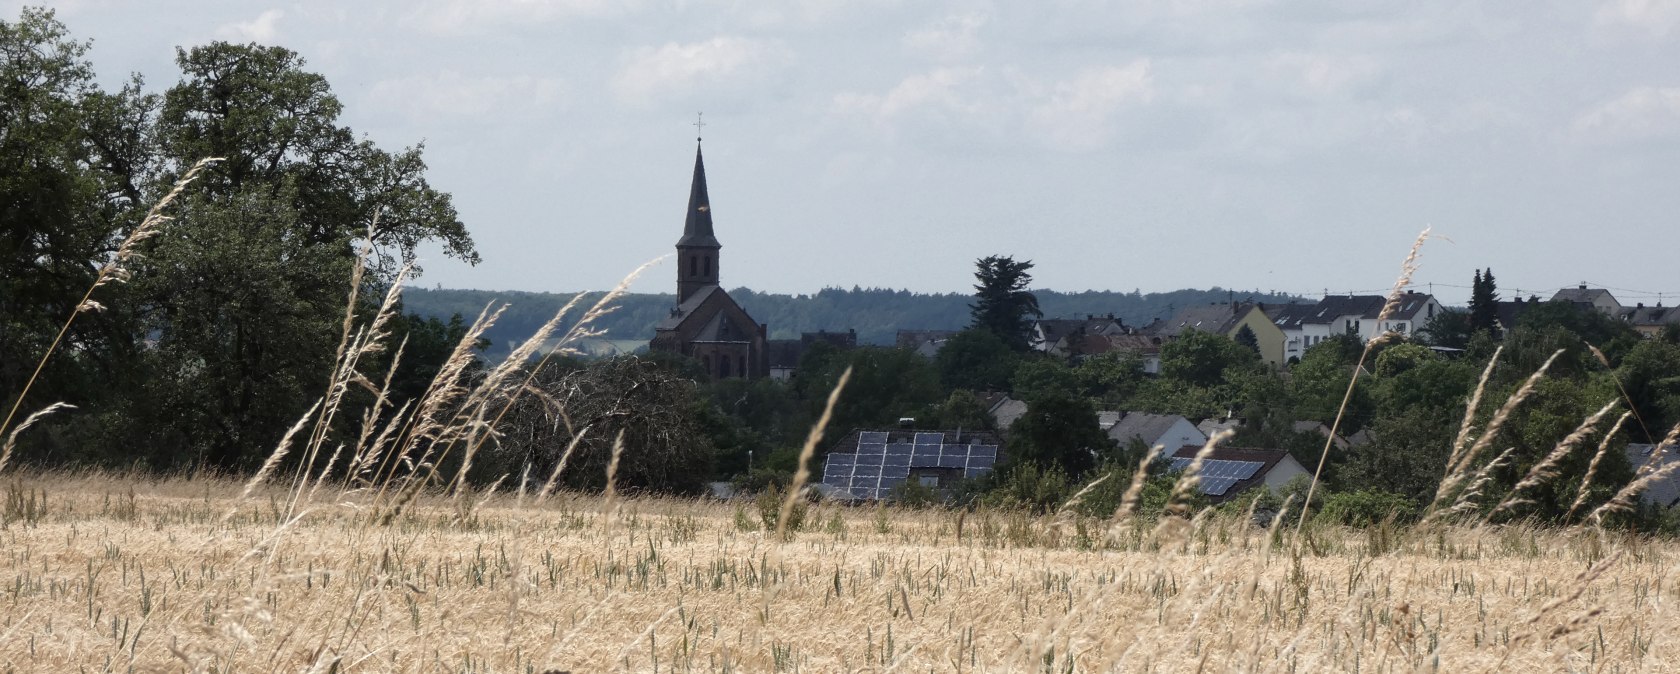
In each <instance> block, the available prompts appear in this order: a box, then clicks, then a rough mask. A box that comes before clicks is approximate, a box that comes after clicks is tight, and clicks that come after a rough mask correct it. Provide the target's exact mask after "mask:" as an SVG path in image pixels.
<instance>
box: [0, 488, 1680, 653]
mask: <svg viewBox="0 0 1680 674" xmlns="http://www.w3.org/2000/svg"><path fill="white" fill-rule="evenodd" d="M241 489H242V485H240V484H238V483H235V482H231V481H220V480H208V479H201V480H164V481H150V480H144V479H118V478H113V477H104V476H69V475H24V476H12V477H9V478H8V479H7V487H6V508H5V516H6V521H5V527H4V528H3V529H0V671H17V672H45V671H158V672H172V671H200V672H208V671H215V672H229V671H262V672H270V671H274V672H304V671H315V672H328V671H340V672H351V671H356V672H387V671H398V672H469V671H470V672H543V671H547V670H551V669H558V670H571V671H576V672H595V671H607V670H615V669H621V670H627V671H656V670H657V671H700V672H724V671H738V672H759V671H804V672H831V671H874V672H886V671H904V672H926V671H937V672H958V671H962V672H967V671H975V672H986V671H990V672H1014V671H1046V670H1049V671H1057V672H1062V671H1078V672H1085V671H1208V672H1217V671H1255V672H1260V671H1265V672H1273V671H1298V672H1311V671H1355V670H1358V671H1413V670H1417V669H1426V670H1432V671H1454V672H1457V671H1488V670H1495V669H1500V670H1504V669H1513V668H1524V669H1527V670H1529V671H1604V672H1614V671H1622V672H1630V671H1667V670H1672V669H1676V668H1680V666H1676V665H1673V664H1670V663H1671V662H1673V661H1674V658H1673V657H1672V653H1671V652H1668V649H1667V648H1666V645H1667V644H1669V643H1671V642H1670V641H1669V639H1670V638H1672V637H1674V636H1676V631H1677V630H1680V627H1676V625H1677V624H1680V620H1677V619H1680V610H1677V609H1676V608H1675V606H1676V605H1677V600H1680V596H1676V594H1677V592H1680V582H1676V581H1680V578H1676V575H1677V573H1680V569H1677V567H1676V561H1677V558H1680V555H1677V553H1680V549H1677V548H1676V546H1675V545H1674V544H1673V543H1672V542H1668V541H1653V540H1646V539H1638V538H1632V537H1622V536H1618V535H1609V534H1604V533H1602V532H1599V531H1598V530H1595V529H1569V530H1561V529H1558V530H1537V529H1532V528H1527V527H1516V526H1512V527H1476V528H1470V527H1459V526H1431V527H1428V528H1420V529H1415V530H1406V531H1390V530H1388V529H1382V528H1379V529H1373V530H1371V531H1366V532H1358V531H1352V530H1342V529H1324V528H1320V527H1315V526H1309V527H1307V529H1306V531H1305V532H1304V534H1303V536H1304V537H1303V538H1302V539H1301V544H1300V545H1290V544H1289V543H1288V541H1287V540H1285V541H1284V542H1281V543H1279V544H1278V545H1271V544H1270V538H1269V536H1268V532H1267V531H1265V530H1261V529H1256V528H1254V527H1251V526H1247V525H1244V524H1241V523H1239V522H1237V521H1235V520H1234V519H1227V518H1222V517H1214V516H1210V515H1208V514H1204V515H1202V516H1200V517H1199V518H1198V520H1197V521H1196V522H1195V523H1194V526H1192V527H1189V528H1188V531H1187V533H1185V534H1184V535H1183V537H1182V538H1180V539H1178V540H1177V541H1176V542H1173V543H1170V544H1167V545H1165V546H1163V547H1161V548H1159V549H1157V548H1156V546H1155V545H1154V544H1140V540H1142V536H1143V535H1142V534H1136V535H1133V536H1131V538H1129V539H1123V540H1121V541H1119V542H1118V544H1117V545H1113V546H1103V545H1102V544H1101V543H1100V541H1102V540H1103V539H1104V533H1105V531H1106V529H1105V527H1104V524H1105V523H1102V522H1097V521H1079V520H1075V521H1073V522H1071V523H1070V522H1069V521H1068V518H1067V517H1066V516H1065V514H1064V515H1063V516H1061V517H1050V518H1042V519H1039V518H1030V517H1027V516H1024V515H1020V514H1012V513H988V512H979V513H968V514H966V515H958V514H957V513H952V512H945V511H897V510H893V509H890V508H889V509H886V510H882V511H876V510H868V509H841V508H837V507H833V506H826V505H823V506H816V507H815V508H814V509H813V511H812V512H811V514H810V515H809V516H808V517H807V519H806V522H807V525H806V528H805V530H803V531H800V532H797V533H796V534H794V535H792V536H790V540H789V541H788V542H785V543H781V542H777V539H776V536H775V533H774V532H765V531H761V530H759V529H758V527H757V526H754V525H756V523H757V521H758V519H759V518H758V516H757V513H756V512H753V513H751V514H750V515H749V514H747V513H744V512H741V511H739V510H738V508H740V506H737V505H735V504H725V503H715V502H696V501H686V500H677V499H647V498H629V499H620V500H619V502H618V503H616V504H615V505H613V506H612V507H608V506H607V505H606V504H605V503H604V501H603V500H602V499H601V498H600V497H585V496H577V495H567V494H562V495H559V496H557V497H555V498H551V499H549V500H548V501H547V502H546V503H545V504H544V505H542V506H541V507H533V506H531V505H530V504H529V500H528V499H527V503H525V504H523V505H521V504H519V503H518V498H519V497H517V496H514V495H511V494H510V495H505V496H504V495H497V496H494V497H492V498H490V499H489V500H488V502H486V503H485V504H484V505H482V506H481V507H479V508H477V509H476V510H475V511H473V514H472V515H471V517H470V518H468V519H466V520H461V519H460V518H459V517H458V513H459V510H458V508H457V507H456V506H455V505H454V503H455V501H454V499H453V498H450V497H446V496H423V497H421V498H419V499H417V500H416V501H415V503H414V505H413V506H412V507H411V508H409V509H408V510H407V511H405V512H404V513H403V514H402V515H401V516H399V517H397V518H396V519H395V520H393V522H392V523H391V524H390V525H389V526H384V527H380V526H370V525H369V524H368V520H367V517H366V516H365V514H364V513H363V510H364V509H365V508H366V507H367V506H366V504H365V503H361V502H344V503H324V502H314V503H305V504H303V505H302V506H301V507H300V508H299V509H298V512H299V513H301V514H300V515H298V516H296V517H295V518H292V519H287V516H286V514H285V513H286V509H287V499H288V496H289V495H290V492H287V491H284V490H280V489H274V490H267V489H265V488H259V489H258V490H257V493H256V494H255V496H254V497H253V498H251V499H250V500H240V499H238V495H239V493H240V491H241ZM747 507H749V508H750V507H751V506H750V505H749V506H747ZM230 509H232V510H233V511H234V514H233V515H232V516H231V517H228V518H226V519H225V520H224V515H225V514H226V513H227V512H228V511H229V510H230ZM1292 524H1293V523H1292ZM1291 528H1292V527H1285V528H1283V530H1282V531H1283V532H1284V533H1287V532H1288V531H1289V529H1291ZM1275 532H1276V530H1275V529H1274V534H1275ZM1296 551H1298V552H1296Z"/></svg>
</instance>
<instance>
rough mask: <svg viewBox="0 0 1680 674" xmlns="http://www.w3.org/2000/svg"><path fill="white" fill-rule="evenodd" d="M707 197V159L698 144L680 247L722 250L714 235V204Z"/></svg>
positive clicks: (678, 241) (695, 150) (695, 149)
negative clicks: (706, 247) (707, 247)
mask: <svg viewBox="0 0 1680 674" xmlns="http://www.w3.org/2000/svg"><path fill="white" fill-rule="evenodd" d="M711 201H712V200H711V198H710V197H708V196H707V195H706V159H705V157H703V156H702V155H701V152H700V146H699V144H698V143H696V144H695V147H694V184H693V185H692V186H691V187H689V188H688V221H687V222H685V223H683V235H682V238H681V239H678V240H677V245H678V246H711V247H713V248H721V247H722V245H721V244H719V243H718V240H717V237H715V236H713V235H712V204H711Z"/></svg>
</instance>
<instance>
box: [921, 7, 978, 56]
mask: <svg viewBox="0 0 1680 674" xmlns="http://www.w3.org/2000/svg"><path fill="white" fill-rule="evenodd" d="M987 18H988V17H987V16H986V15H984V14H961V15H956V16H948V17H945V18H944V19H940V20H939V21H937V22H935V23H934V24H933V25H931V26H928V27H926V28H922V29H919V30H914V31H911V32H909V33H907V34H905V36H904V40H903V42H904V46H906V47H909V48H910V49H913V50H915V51H918V52H922V53H924V54H926V55H928V56H929V57H931V58H933V59H935V60H939V61H958V60H962V59H965V58H968V57H969V56H972V55H974V54H975V53H976V52H978V51H980V38H979V36H978V35H977V33H979V31H980V27H981V26H984V25H986V21H987Z"/></svg>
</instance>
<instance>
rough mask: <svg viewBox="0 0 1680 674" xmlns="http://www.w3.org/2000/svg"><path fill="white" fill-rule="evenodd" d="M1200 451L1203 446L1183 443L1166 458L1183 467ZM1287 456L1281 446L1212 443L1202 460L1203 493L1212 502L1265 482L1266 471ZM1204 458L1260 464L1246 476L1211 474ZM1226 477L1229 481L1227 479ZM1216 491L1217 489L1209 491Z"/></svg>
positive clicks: (1227, 498)
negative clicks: (1223, 445) (1273, 447)
mask: <svg viewBox="0 0 1680 674" xmlns="http://www.w3.org/2000/svg"><path fill="white" fill-rule="evenodd" d="M1200 451H1202V447H1201V446H1200V445H1185V446H1183V447H1181V448H1179V450H1178V451H1176V452H1173V454H1172V456H1171V457H1169V458H1171V459H1173V460H1174V464H1175V465H1177V467H1178V469H1182V468H1183V465H1184V464H1188V463H1189V461H1190V460H1193V459H1195V458H1196V453H1197V452H1200ZM1287 458H1289V452H1286V451H1284V450H1281V449H1258V448H1252V447H1215V448H1213V451H1212V452H1210V453H1209V454H1208V456H1207V458H1206V460H1205V461H1204V463H1203V473H1202V480H1201V489H1202V493H1204V494H1207V496H1208V500H1210V501H1212V502H1214V503H1223V502H1225V501H1229V500H1231V499H1232V498H1233V497H1235V496H1236V495H1237V494H1240V493H1242V492H1244V491H1247V490H1248V489H1250V488H1252V487H1254V486H1255V485H1258V484H1265V482H1266V474H1267V473H1270V472H1272V469H1273V468H1276V467H1277V465H1278V464H1279V463H1282V462H1283V461H1284V460H1285V459H1287ZM1179 460H1183V463H1182V464H1181V463H1180V462H1179ZM1206 461H1228V462H1231V463H1233V464H1243V463H1258V464H1260V466H1259V467H1258V468H1256V469H1255V470H1254V472H1253V473H1251V474H1249V475H1248V477H1232V476H1224V477H1214V475H1215V474H1214V473H1213V472H1211V471H1209V470H1207V464H1206ZM1222 467H1223V466H1222ZM1242 474H1243V473H1237V475H1242ZM1227 480H1228V481H1229V482H1226V481H1227ZM1215 491H1216V492H1218V493H1211V492H1215Z"/></svg>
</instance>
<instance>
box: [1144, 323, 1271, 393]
mask: <svg viewBox="0 0 1680 674" xmlns="http://www.w3.org/2000/svg"><path fill="white" fill-rule="evenodd" d="M1259 360H1260V355H1259V354H1258V353H1257V352H1255V351H1251V350H1249V349H1246V348H1243V346H1242V345H1240V344H1238V343H1236V342H1234V341H1232V340H1231V339H1230V338H1228V337H1225V336H1224V335H1216V334H1213V333H1209V332H1202V331H1200V330H1195V329H1191V330H1186V331H1184V333H1183V334H1181V335H1179V337H1178V339H1175V340H1172V341H1169V342H1167V343H1166V344H1163V345H1162V346H1161V376H1162V377H1163V378H1167V379H1176V380H1179V381H1182V382H1184V383H1187V384H1190V385H1192V386H1200V387H1204V388H1206V387H1212V386H1215V385H1217V384H1221V383H1224V382H1225V381H1226V380H1227V371H1229V370H1232V369H1235V368H1238V367H1243V366H1251V365H1253V364H1255V363H1258V362H1259Z"/></svg>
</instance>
